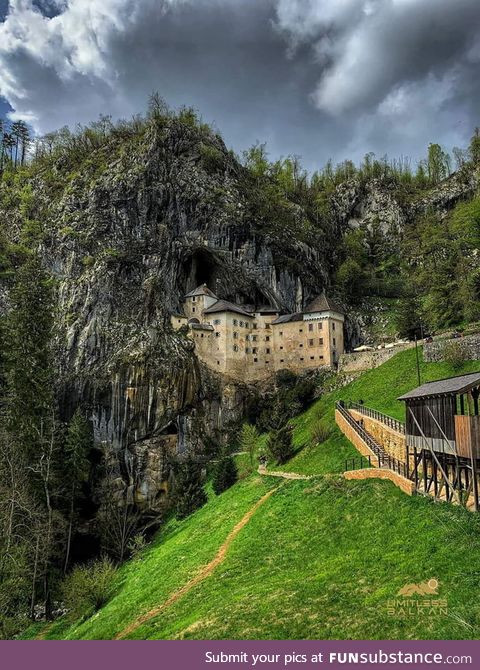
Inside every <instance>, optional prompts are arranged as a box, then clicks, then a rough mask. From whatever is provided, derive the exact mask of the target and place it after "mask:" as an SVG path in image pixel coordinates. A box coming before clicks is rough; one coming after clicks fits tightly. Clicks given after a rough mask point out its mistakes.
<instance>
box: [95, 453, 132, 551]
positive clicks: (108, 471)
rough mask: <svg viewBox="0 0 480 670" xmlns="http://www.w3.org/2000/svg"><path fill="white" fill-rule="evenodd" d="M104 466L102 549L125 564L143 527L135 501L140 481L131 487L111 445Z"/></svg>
mask: <svg viewBox="0 0 480 670" xmlns="http://www.w3.org/2000/svg"><path fill="white" fill-rule="evenodd" d="M102 466H103V479H102V483H101V486H100V500H101V504H100V509H99V511H98V516H97V523H98V528H99V532H100V539H101V543H102V549H103V550H104V551H105V552H107V553H108V554H110V555H111V556H113V557H114V558H115V560H116V561H117V562H118V563H122V562H123V561H124V560H125V558H126V557H127V553H128V547H129V545H130V542H131V540H132V538H133V537H134V536H135V535H136V534H137V532H138V530H139V525H140V513H139V510H138V508H137V506H136V505H135V501H134V499H133V491H134V490H135V487H136V482H135V481H134V482H132V483H131V485H130V486H127V485H126V484H125V482H124V481H123V479H122V476H121V472H120V467H119V463H118V456H117V454H116V452H115V451H114V449H113V448H112V447H111V446H110V445H105V446H104V450H103V463H102Z"/></svg>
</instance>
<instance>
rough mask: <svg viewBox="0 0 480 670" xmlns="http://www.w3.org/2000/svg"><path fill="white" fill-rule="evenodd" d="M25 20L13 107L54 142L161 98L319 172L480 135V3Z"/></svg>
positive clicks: (10, 75) (66, 7)
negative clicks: (56, 135)
mask: <svg viewBox="0 0 480 670" xmlns="http://www.w3.org/2000/svg"><path fill="white" fill-rule="evenodd" d="M1 1H2V0H0V3H1ZM10 6H11V10H10V14H9V16H8V18H7V20H6V22H5V23H4V24H3V25H0V94H2V95H4V96H5V97H6V98H7V99H8V100H9V102H10V104H11V105H12V107H13V108H14V109H15V110H16V113H17V114H18V115H19V116H23V117H27V118H29V119H30V120H31V122H32V123H33V124H34V125H35V127H36V128H37V130H38V131H40V132H43V131H46V130H51V129H52V128H55V127H58V126H61V125H63V124H65V123H68V124H73V123H75V122H86V121H88V120H90V119H92V118H95V117H96V116H98V114H99V113H111V114H112V115H113V116H115V117H118V116H129V115H130V114H134V113H137V112H139V111H141V110H142V108H144V106H145V102H146V99H147V97H148V95H149V93H150V92H151V91H153V90H158V91H159V92H160V94H161V95H163V96H164V97H165V99H166V100H167V101H168V102H169V104H171V105H172V106H180V105H182V104H187V105H193V106H195V107H196V108H198V109H199V110H200V111H201V113H202V114H203V116H204V118H205V119H206V120H207V121H213V122H214V123H215V124H216V125H217V127H218V128H219V130H220V131H221V132H222V134H223V135H224V136H225V139H226V141H227V143H229V144H232V145H233V146H234V148H235V149H237V150H241V149H242V148H245V147H247V146H249V145H250V144H252V143H253V142H254V141H255V140H257V139H258V140H260V141H267V143H268V146H269V148H270V151H271V153H272V154H274V155H281V154H283V155H285V154H287V153H296V154H300V155H303V157H304V159H305V160H306V162H307V163H308V165H309V166H310V167H313V166H319V165H322V164H323V163H324V162H325V161H326V160H327V158H328V157H329V156H333V158H334V159H336V160H341V159H343V158H346V157H350V156H352V157H354V158H359V157H360V156H361V155H362V154H363V153H365V152H366V151H369V150H373V151H376V152H377V153H380V154H381V153H384V152H385V151H388V152H389V153H390V154H400V153H403V154H405V153H407V154H410V155H412V156H413V157H418V156H419V155H420V154H422V153H423V152H424V150H425V147H426V145H427V144H428V142H430V141H440V142H443V143H444V144H446V145H447V146H449V147H451V146H452V145H453V144H461V143H465V142H466V141H467V139H468V136H469V134H470V132H471V129H472V128H473V126H474V125H476V124H478V123H479V118H480V115H479V112H480V110H479V101H480V85H479V83H478V76H477V74H476V73H477V70H478V65H479V62H480V44H479V40H478V35H479V27H480V26H479V21H480V3H479V2H478V0H195V2H194V1H193V0H163V1H159V0H103V1H102V2H101V3H100V2H98V0H35V2H33V0H11V3H10ZM39 7H41V8H42V12H40V11H39V10H38V8H39ZM0 9H1V4H0ZM46 14H48V16H45V15H46ZM49 17H54V18H49Z"/></svg>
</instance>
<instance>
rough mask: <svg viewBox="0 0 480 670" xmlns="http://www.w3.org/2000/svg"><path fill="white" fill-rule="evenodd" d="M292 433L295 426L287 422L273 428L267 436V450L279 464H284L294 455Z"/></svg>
mask: <svg viewBox="0 0 480 670" xmlns="http://www.w3.org/2000/svg"><path fill="white" fill-rule="evenodd" d="M292 433H293V427H292V426H291V425H290V424H286V425H285V426H283V428H280V429H279V430H273V431H272V432H271V433H270V434H269V436H268V438H267V451H268V453H269V455H270V456H271V457H272V458H273V459H274V461H275V462H276V463H277V465H283V464H284V463H286V462H287V461H288V460H289V459H290V458H291V457H292V456H293V453H294V450H293V443H292Z"/></svg>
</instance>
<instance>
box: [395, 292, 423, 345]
mask: <svg viewBox="0 0 480 670" xmlns="http://www.w3.org/2000/svg"><path fill="white" fill-rule="evenodd" d="M395 325H396V327H397V330H398V334H399V335H400V337H408V339H409V340H412V339H413V338H414V337H415V336H417V337H421V335H422V333H423V329H424V323H423V318H422V312H421V305H420V300H419V299H418V297H417V296H415V295H413V294H407V295H406V296H404V297H403V298H401V299H400V300H399V302H398V305H397V309H396V314H395Z"/></svg>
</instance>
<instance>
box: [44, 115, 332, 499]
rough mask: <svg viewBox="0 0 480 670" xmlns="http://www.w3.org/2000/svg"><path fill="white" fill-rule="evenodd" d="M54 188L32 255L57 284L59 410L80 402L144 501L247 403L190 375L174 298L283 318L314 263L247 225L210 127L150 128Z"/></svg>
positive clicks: (210, 380) (291, 245) (299, 249)
mask: <svg viewBox="0 0 480 670" xmlns="http://www.w3.org/2000/svg"><path fill="white" fill-rule="evenodd" d="M62 169H65V168H64V167H63V166H62V164H61V163H60V164H59V165H56V166H55V170H58V172H59V173H61V171H62ZM48 179H50V180H51V174H49V175H48ZM60 179H61V189H58V182H57V191H56V197H55V198H54V199H53V200H51V202H49V203H48V211H49V214H48V219H49V220H48V224H47V227H48V231H49V234H48V236H47V239H46V241H45V242H44V246H43V256H44V259H45V263H46V264H47V265H48V266H49V267H50V268H51V270H52V272H53V274H54V276H55V277H56V279H57V282H58V284H57V285H58V310H57V314H58V326H59V332H60V336H59V337H60V342H59V352H60V354H59V363H60V370H61V385H60V386H61V407H62V410H63V415H64V418H65V419H68V418H69V417H70V416H71V414H72V412H73V410H74V408H75V407H76V406H77V405H78V404H79V403H81V404H83V405H86V406H88V407H89V410H90V413H91V416H92V420H93V425H94V430H95V438H96V440H97V442H99V443H102V442H103V443H108V444H112V445H113V446H114V447H115V449H117V450H118V453H119V454H120V455H121V463H122V471H123V473H124V477H125V478H127V480H128V482H129V484H130V485H133V484H134V486H135V489H136V492H137V496H138V498H139V499H141V500H148V501H149V502H150V503H151V502H152V500H154V499H155V497H156V496H157V495H162V493H163V491H164V489H165V479H166V477H167V467H166V464H167V461H168V458H169V457H171V456H178V455H179V454H184V453H186V452H188V451H189V450H193V451H195V452H196V453H201V452H202V449H203V444H204V442H205V439H204V438H206V437H210V438H211V437H215V436H216V435H218V434H220V433H221V432H223V431H224V430H225V428H226V426H228V425H229V424H230V423H232V422H234V421H238V420H239V419H241V418H242V415H243V413H244V404H245V398H246V397H247V395H248V390H246V389H242V388H239V387H235V388H233V387H231V386H230V385H228V384H226V383H225V382H224V381H223V380H221V379H219V378H218V379H216V378H214V377H213V375H212V374H211V373H207V372H206V371H205V370H204V369H202V368H201V366H200V365H199V363H198V360H197V359H196V357H195V355H194V352H193V350H192V344H191V342H190V341H189V340H188V339H187V338H186V337H184V336H182V335H181V334H180V333H175V332H174V331H172V329H171V328H170V323H169V321H170V314H171V312H172V311H175V310H178V309H179V308H180V301H181V299H182V297H183V295H184V294H185V293H186V292H188V291H189V290H191V289H192V288H194V287H195V286H197V285H199V284H201V283H203V282H206V283H208V285H209V286H210V287H212V288H213V289H214V290H215V291H216V292H217V293H218V294H219V295H221V296H222V297H224V298H227V299H230V300H240V301H245V302H248V303H253V304H257V305H260V304H269V303H270V304H272V305H275V306H280V307H285V308H286V309H290V310H294V309H297V308H300V307H301V306H302V305H303V303H304V302H305V301H307V300H309V299H310V298H311V297H313V295H314V294H315V293H316V292H317V291H318V290H320V289H321V288H322V286H323V284H324V282H326V281H327V279H328V270H327V263H326V262H325V259H324V258H323V254H322V249H321V248H315V247H314V246H313V243H312V244H309V243H308V240H307V241H306V240H305V235H300V234H296V231H295V229H292V230H290V231H284V230H282V231H281V232H279V233H278V234H277V233H275V232H274V230H275V226H271V227H269V228H268V232H265V230H262V229H261V227H259V226H258V225H257V224H258V222H257V221H254V220H252V219H251V214H250V210H249V204H250V203H249V189H250V188H251V185H250V184H249V181H248V178H247V175H246V172H245V171H244V169H243V168H242V167H241V166H240V165H239V164H238V163H237V161H236V160H235V158H234V157H233V156H232V155H231V154H230V153H229V152H227V150H226V149H225V146H224V145H223V142H222V141H221V139H220V138H219V137H217V136H215V135H213V134H212V133H211V132H210V131H208V132H206V131H202V132H200V131H199V129H198V128H190V127H188V126H185V125H183V124H180V123H178V122H176V121H171V122H169V123H167V124H165V125H164V126H163V127H162V128H158V127H149V128H148V130H146V131H145V132H144V134H143V135H142V136H141V137H140V138H139V137H135V138H134V139H130V140H129V141H128V142H125V141H123V142H122V143H115V142H112V143H111V145H109V146H108V147H107V148H105V149H102V150H99V151H98V152H97V154H96V155H95V157H94V160H91V161H90V162H88V161H87V162H84V163H83V164H82V166H81V169H78V170H73V171H71V172H68V173H67V176H64V175H63V174H62V175H61V177H60V176H57V180H60ZM46 180H47V175H42V173H41V172H40V173H39V174H38V175H37V177H36V180H35V184H34V186H33V188H34V197H36V198H39V199H43V200H47V199H49V198H50V195H49V193H51V186H49V184H48V183H47V181H46ZM300 216H301V213H299V214H298V217H299V218H300ZM295 222H296V214H294V215H293V216H292V225H293V226H295ZM272 231H273V232H272ZM286 259H287V260H289V261H290V262H285V260H286Z"/></svg>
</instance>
